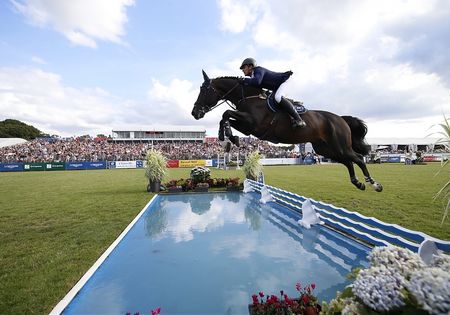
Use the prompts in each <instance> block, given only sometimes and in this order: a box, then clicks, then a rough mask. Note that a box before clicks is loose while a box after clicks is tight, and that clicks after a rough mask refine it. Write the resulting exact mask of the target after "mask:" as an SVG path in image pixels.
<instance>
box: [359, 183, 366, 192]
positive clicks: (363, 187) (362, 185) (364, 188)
mask: <svg viewBox="0 0 450 315" xmlns="http://www.w3.org/2000/svg"><path fill="white" fill-rule="evenodd" d="M358 189H360V190H366V185H364V183H360V185H358Z"/></svg>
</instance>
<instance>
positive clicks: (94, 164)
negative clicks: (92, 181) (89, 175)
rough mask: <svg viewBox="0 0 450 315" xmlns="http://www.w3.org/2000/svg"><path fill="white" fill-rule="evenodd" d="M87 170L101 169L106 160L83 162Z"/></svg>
mask: <svg viewBox="0 0 450 315" xmlns="http://www.w3.org/2000/svg"><path fill="white" fill-rule="evenodd" d="M84 164H85V166H86V169H87V170H101V169H105V168H106V161H99V162H84Z"/></svg>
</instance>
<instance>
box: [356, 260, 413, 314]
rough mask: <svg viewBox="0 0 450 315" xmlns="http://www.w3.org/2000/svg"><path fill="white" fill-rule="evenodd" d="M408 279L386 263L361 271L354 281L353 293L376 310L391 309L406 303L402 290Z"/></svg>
mask: <svg viewBox="0 0 450 315" xmlns="http://www.w3.org/2000/svg"><path fill="white" fill-rule="evenodd" d="M405 284H406V279H405V278H404V277H403V275H402V274H401V273H399V272H398V271H397V270H395V269H387V268H386V267H385V266H384V265H380V266H373V267H370V268H369V269H363V270H361V271H360V273H359V274H358V276H357V277H356V280H355V282H354V283H353V289H352V291H353V294H355V295H356V296H357V297H359V298H360V299H361V300H362V301H363V302H364V303H365V304H366V305H367V306H369V307H370V308H372V309H374V310H376V311H389V310H391V309H393V308H396V307H401V306H403V305H405V303H404V301H403V299H404V296H403V293H402V290H403V289H404V287H405Z"/></svg>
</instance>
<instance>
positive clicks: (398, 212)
mask: <svg viewBox="0 0 450 315" xmlns="http://www.w3.org/2000/svg"><path fill="white" fill-rule="evenodd" d="M438 169H439V164H437V163H435V164H428V165H424V166H408V167H407V166H404V165H400V164H382V165H370V166H369V170H370V171H371V173H372V175H373V177H374V178H375V179H376V180H377V181H379V182H380V183H381V184H383V186H384V191H383V192H382V193H376V192H374V191H373V190H372V189H371V188H370V187H368V189H367V190H366V191H359V190H357V189H356V188H355V187H354V186H353V185H352V184H351V183H350V181H349V180H348V174H347V171H346V169H345V167H343V166H341V165H322V166H320V165H317V166H272V167H265V168H264V172H265V177H266V182H267V183H268V184H269V185H273V186H277V187H280V188H283V189H286V190H289V191H292V192H295V193H298V194H300V195H303V196H307V197H311V198H314V199H316V200H322V201H325V202H328V203H332V204H334V205H335V206H340V207H344V208H347V209H348V210H352V211H358V212H360V213H362V214H364V215H368V216H374V217H376V218H378V219H380V220H383V221H385V222H390V223H397V224H400V225H402V226H404V227H406V228H410V229H414V230H420V231H423V232H425V233H427V234H430V235H432V236H435V237H438V238H441V239H446V240H449V239H450V228H449V220H447V221H446V222H445V223H444V225H443V226H441V225H440V220H441V218H442V214H443V210H442V204H441V203H438V202H434V203H433V202H432V197H433V195H434V194H435V193H436V192H437V191H438V190H439V188H440V187H442V185H443V184H444V183H445V182H446V181H447V180H448V178H446V177H448V175H445V176H438V177H433V176H434V174H435V173H436V172H437V170H438ZM211 170H212V177H237V176H238V177H241V178H243V177H244V174H243V172H242V171H241V170H232V171H218V170H215V169H211ZM189 171H190V169H170V175H169V178H168V179H171V178H181V177H184V178H186V177H188V176H189ZM359 176H360V177H362V176H361V175H359ZM145 189H146V179H145V177H144V171H143V170H114V171H108V170H106V171H61V172H24V173H0V314H12V313H19V314H25V313H29V314H43V313H48V312H49V311H50V310H51V309H52V308H53V307H54V306H55V305H56V303H57V302H58V301H59V300H60V299H61V298H62V297H63V296H64V295H65V294H66V293H67V292H68V290H69V289H70V288H71V287H72V286H73V285H74V284H75V283H76V282H77V281H78V280H79V279H80V277H81V276H82V275H83V274H84V273H85V272H86V271H87V269H88V268H89V267H90V266H92V264H93V263H94V262H95V260H97V258H98V257H99V256H100V255H101V253H102V252H103V251H104V250H105V249H106V248H108V246H109V245H110V244H111V243H112V242H113V241H114V240H115V239H116V238H117V236H118V235H119V234H120V233H121V232H122V231H123V229H124V228H125V227H126V226H127V225H128V224H129V223H130V221H131V220H132V219H133V218H134V217H135V216H136V215H137V214H138V212H139V211H140V210H141V209H142V208H143V207H144V206H145V204H146V203H147V202H148V201H149V200H150V199H151V197H152V194H149V193H147V192H146V190H145Z"/></svg>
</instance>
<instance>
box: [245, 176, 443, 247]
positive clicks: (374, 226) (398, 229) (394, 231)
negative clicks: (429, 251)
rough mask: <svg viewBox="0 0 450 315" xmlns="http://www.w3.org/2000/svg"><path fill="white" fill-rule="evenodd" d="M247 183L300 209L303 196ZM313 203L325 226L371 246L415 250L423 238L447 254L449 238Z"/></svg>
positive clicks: (293, 208)
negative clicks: (438, 237)
mask: <svg viewBox="0 0 450 315" xmlns="http://www.w3.org/2000/svg"><path fill="white" fill-rule="evenodd" d="M248 181H249V183H250V185H251V187H252V188H253V189H254V190H255V191H258V192H261V189H262V188H263V187H264V186H265V187H267V189H268V190H269V191H270V193H271V194H272V197H273V199H274V200H275V202H277V203H280V204H282V205H284V206H287V207H289V208H291V209H292V210H294V211H297V212H300V213H301V212H302V210H301V209H302V204H303V202H304V201H305V200H306V198H305V197H303V196H300V195H297V194H294V193H292V192H289V191H286V190H283V189H280V188H277V187H273V186H269V185H264V184H262V183H259V182H256V181H253V180H248ZM309 199H310V201H311V203H312V204H313V205H314V206H315V208H316V211H317V213H319V215H320V219H321V220H322V221H323V222H324V223H325V224H326V225H328V226H330V227H332V228H334V229H336V230H338V231H341V232H344V233H346V234H349V235H351V236H353V237H355V238H358V239H361V240H363V241H365V242H367V243H369V244H372V245H374V246H386V245H389V244H393V245H397V246H400V247H404V248H408V249H410V250H412V251H414V252H418V251H419V248H420V244H421V243H422V242H424V241H425V240H430V241H432V242H434V243H435V244H436V247H437V248H438V249H439V250H442V251H443V252H445V253H446V254H450V242H448V241H444V240H440V239H437V238H434V237H432V236H429V235H427V234H425V233H423V232H419V231H413V230H409V229H406V228H404V227H402V226H400V225H397V224H390V223H385V222H383V221H380V220H378V219H376V218H373V217H367V216H364V215H362V214H359V213H357V212H352V211H349V210H347V209H344V208H338V207H335V206H333V205H330V204H327V203H324V202H320V201H316V200H314V199H311V198H309Z"/></svg>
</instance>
